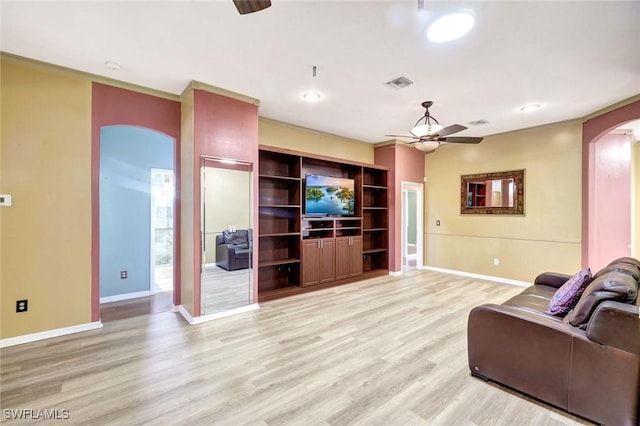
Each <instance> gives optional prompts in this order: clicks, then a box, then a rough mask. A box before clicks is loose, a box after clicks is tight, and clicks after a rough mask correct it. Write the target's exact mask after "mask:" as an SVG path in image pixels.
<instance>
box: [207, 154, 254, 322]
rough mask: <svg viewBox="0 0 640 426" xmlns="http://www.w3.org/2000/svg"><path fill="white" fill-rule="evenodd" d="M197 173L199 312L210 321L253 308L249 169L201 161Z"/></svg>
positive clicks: (235, 163) (246, 165) (212, 160)
mask: <svg viewBox="0 0 640 426" xmlns="http://www.w3.org/2000/svg"><path fill="white" fill-rule="evenodd" d="M201 169H202V170H201V172H202V180H201V182H202V185H201V190H202V196H201V200H202V201H201V208H202V215H201V218H202V219H201V220H202V223H201V229H202V235H201V241H202V268H201V271H202V274H201V285H200V294H201V312H202V315H211V314H216V313H219V312H224V311H228V310H230V309H235V308H239V307H242V306H246V305H249V304H251V303H252V300H251V299H252V294H253V292H252V269H251V263H252V259H253V253H252V251H253V232H252V228H253V226H252V223H251V220H252V214H251V209H252V203H251V201H252V192H251V191H252V190H251V182H252V178H251V173H252V166H251V164H250V163H245V162H241V161H232V160H225V159H218V158H211V157H203V158H202V163H201Z"/></svg>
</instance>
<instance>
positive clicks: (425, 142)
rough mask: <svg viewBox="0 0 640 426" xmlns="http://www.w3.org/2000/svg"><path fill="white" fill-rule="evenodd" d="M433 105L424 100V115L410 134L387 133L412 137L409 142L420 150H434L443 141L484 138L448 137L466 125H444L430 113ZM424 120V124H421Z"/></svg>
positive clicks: (474, 140)
mask: <svg viewBox="0 0 640 426" xmlns="http://www.w3.org/2000/svg"><path fill="white" fill-rule="evenodd" d="M431 105H433V102H432V101H424V102H423V103H422V106H423V107H424V109H425V112H424V115H423V116H422V117H420V118H419V119H418V121H416V124H415V125H414V126H413V129H411V130H410V131H409V133H411V136H409V135H385V136H388V137H393V138H411V139H414V140H413V141H411V142H409V143H408V144H410V145H411V144H412V145H413V146H414V147H415V148H416V149H419V150H420V151H425V152H430V151H434V150H435V149H436V148H437V147H439V146H440V144H442V143H480V142H482V139H483V138H479V137H472V136H466V137H447V136H449V135H452V134H454V133H458V132H461V131H463V130H466V129H467V128H466V127H465V126H461V125H460V124H452V125H451V126H447V127H443V126H442V125H441V124H440V123H439V122H438V120H436V119H435V117H433V116H432V115H431V114H429V107H430V106H431ZM421 122H422V124H421Z"/></svg>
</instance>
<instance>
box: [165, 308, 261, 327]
mask: <svg viewBox="0 0 640 426" xmlns="http://www.w3.org/2000/svg"><path fill="white" fill-rule="evenodd" d="M257 309H260V305H259V304H258V303H253V304H251V305H246V306H241V307H239V308H234V309H229V310H228V311H224V312H217V313H215V314H211V315H201V316H199V317H195V318H194V317H193V316H192V315H191V314H190V313H189V311H187V310H186V309H185V307H184V306H182V305H179V306H178V309H177V310H178V312H180V314H182V316H183V317H184V319H186V320H187V322H188V323H189V324H191V325H194V324H200V323H203V322H207V321H212V320H215V319H218V318H224V317H228V316H231V315H236V314H242V313H244V312H250V311H255V310H257Z"/></svg>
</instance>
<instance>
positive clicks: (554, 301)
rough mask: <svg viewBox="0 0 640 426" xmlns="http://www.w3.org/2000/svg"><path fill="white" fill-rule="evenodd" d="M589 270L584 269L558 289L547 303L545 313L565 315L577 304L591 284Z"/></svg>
mask: <svg viewBox="0 0 640 426" xmlns="http://www.w3.org/2000/svg"><path fill="white" fill-rule="evenodd" d="M591 279H592V276H591V270H590V269H589V268H584V269H582V270H580V271H578V272H577V273H576V274H575V275H574V276H573V277H571V278H569V279H568V280H567V282H566V283H564V284H563V285H562V287H560V288H559V289H558V290H557V291H556V292H555V294H554V295H553V297H552V298H551V301H550V302H549V306H547V310H546V311H545V313H547V314H549V315H558V316H564V315H566V314H567V313H568V312H569V311H570V310H571V309H573V307H574V306H575V305H576V303H578V300H579V299H580V296H582V293H583V292H584V290H585V288H587V286H588V285H589V283H590V282H591Z"/></svg>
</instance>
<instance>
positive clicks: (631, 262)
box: [609, 257, 640, 268]
mask: <svg viewBox="0 0 640 426" xmlns="http://www.w3.org/2000/svg"><path fill="white" fill-rule="evenodd" d="M615 263H627V264H629V265H634V266H635V267H636V268H640V260H638V259H635V258H633V257H620V258H618V259H616V260H614V261H612V262H611V263H609V265H613V264H615Z"/></svg>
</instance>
